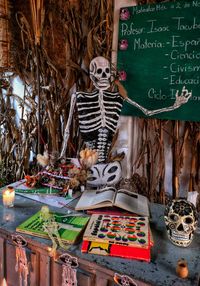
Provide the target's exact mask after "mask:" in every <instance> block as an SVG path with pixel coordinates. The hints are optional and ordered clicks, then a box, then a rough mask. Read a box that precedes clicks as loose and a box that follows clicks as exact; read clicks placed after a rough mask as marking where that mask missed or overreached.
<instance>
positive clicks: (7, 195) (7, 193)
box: [2, 186, 15, 208]
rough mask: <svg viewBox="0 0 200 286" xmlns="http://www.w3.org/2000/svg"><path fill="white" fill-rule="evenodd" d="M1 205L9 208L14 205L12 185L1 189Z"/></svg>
mask: <svg viewBox="0 0 200 286" xmlns="http://www.w3.org/2000/svg"><path fill="white" fill-rule="evenodd" d="M2 197H3V205H4V206H5V207H8V208H11V207H13V206H14V201H15V189H14V188H13V187H12V186H8V187H7V188H6V189H5V190H3V191H2Z"/></svg>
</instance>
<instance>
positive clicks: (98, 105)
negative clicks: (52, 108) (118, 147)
mask: <svg viewBox="0 0 200 286" xmlns="http://www.w3.org/2000/svg"><path fill="white" fill-rule="evenodd" d="M122 105H123V98H122V97H121V95H120V94H119V93H118V92H115V93H114V92H108V91H100V90H95V91H93V92H91V93H86V92H77V108H78V117H79V127H80V132H81V135H82V138H83V140H84V141H85V143H86V145H87V146H88V147H89V148H91V149H96V150H97V151H98V153H99V162H103V161H105V160H106V158H107V155H108V151H109V148H110V145H111V143H112V139H113V135H114V134H115V132H116V129H117V124H118V120H119V116H120V113H121V109H122Z"/></svg>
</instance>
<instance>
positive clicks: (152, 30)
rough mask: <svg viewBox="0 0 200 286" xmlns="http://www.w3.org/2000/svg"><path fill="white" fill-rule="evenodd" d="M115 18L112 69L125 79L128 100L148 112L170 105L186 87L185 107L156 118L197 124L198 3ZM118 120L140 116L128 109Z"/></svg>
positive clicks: (132, 10) (136, 10)
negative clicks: (115, 53)
mask: <svg viewBox="0 0 200 286" xmlns="http://www.w3.org/2000/svg"><path fill="white" fill-rule="evenodd" d="M120 13H121V15H120V23H119V39H118V40H119V48H118V59H117V65H118V70H119V71H120V72H124V74H126V77H125V79H124V81H123V82H122V83H123V84H124V86H125V88H126V89H127V91H128V96H129V97H130V98H131V99H132V100H134V101H136V102H138V103H139V104H140V105H142V106H144V107H145V108H148V109H151V110H153V109H157V108H163V107H167V106H170V105H172V104H173V102H174V100H175V95H176V92H177V90H179V91H181V90H182V88H183V87H184V86H185V87H186V88H187V89H188V90H189V91H192V96H191V98H190V99H189V102H188V103H187V104H186V105H184V106H181V108H180V109H177V110H174V111H170V112H166V113H163V114H159V115H156V116H155V117H158V118H163V119H180V120H191V121H200V116H199V109H200V0H194V1H179V2H168V3H162V4H152V5H150V4H149V5H141V6H133V7H129V8H122V9H121V11H120ZM125 44H126V45H125ZM123 114H125V115H135V116H143V114H142V112H141V111H140V110H138V109H137V108H135V107H131V106H130V105H129V104H126V105H125V108H124V109H123Z"/></svg>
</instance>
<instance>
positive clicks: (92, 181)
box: [87, 161, 122, 187]
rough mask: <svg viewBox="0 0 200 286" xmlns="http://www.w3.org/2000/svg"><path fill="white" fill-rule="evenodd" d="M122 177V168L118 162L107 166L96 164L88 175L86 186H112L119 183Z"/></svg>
mask: <svg viewBox="0 0 200 286" xmlns="http://www.w3.org/2000/svg"><path fill="white" fill-rule="evenodd" d="M121 175H122V168H121V165H120V163H119V162H118V161H115V162H112V163H108V164H96V165H94V166H92V168H91V169H90V175H89V177H88V179H87V185H88V186H93V187H98V186H105V185H106V186H112V185H114V184H116V183H118V182H119V180H120V179H121Z"/></svg>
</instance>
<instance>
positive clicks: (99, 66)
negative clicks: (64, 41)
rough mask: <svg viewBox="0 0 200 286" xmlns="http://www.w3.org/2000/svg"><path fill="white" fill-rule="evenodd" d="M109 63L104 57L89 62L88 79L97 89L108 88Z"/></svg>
mask: <svg viewBox="0 0 200 286" xmlns="http://www.w3.org/2000/svg"><path fill="white" fill-rule="evenodd" d="M110 77H111V73H110V63H109V61H108V60H107V59H105V58H104V57H96V58H94V59H93V60H92V61H91V62H90V78H91V80H92V82H93V84H94V86H95V87H96V88H97V89H100V90H106V89H108V88H109V87H110Z"/></svg>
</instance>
